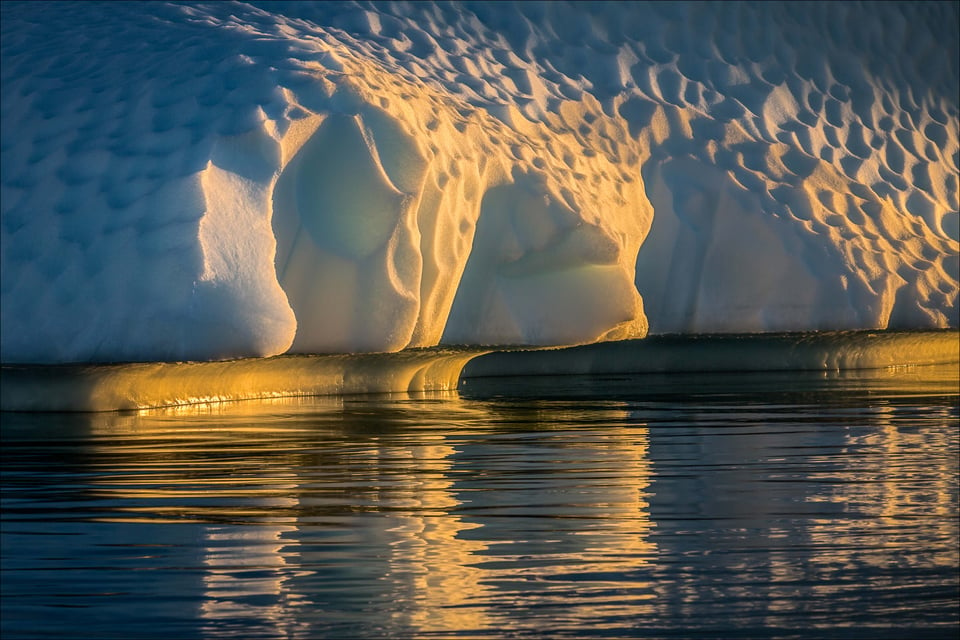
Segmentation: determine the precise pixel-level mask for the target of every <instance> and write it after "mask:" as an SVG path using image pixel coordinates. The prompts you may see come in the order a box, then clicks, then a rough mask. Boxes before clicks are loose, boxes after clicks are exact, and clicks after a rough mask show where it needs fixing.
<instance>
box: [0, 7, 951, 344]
mask: <svg viewBox="0 0 960 640" xmlns="http://www.w3.org/2000/svg"><path fill="white" fill-rule="evenodd" d="M0 7H2V9H0V11H2V27H0V28H2V55H3V65H2V70H0V74H2V99H0V108H2V124H0V126H2V143H0V154H2V157H0V184H2V187H0V188H2V191H0V196H2V220H0V242H2V245H0V249H2V254H0V256H2V257H0V261H2V262H0V265H2V272H0V295H2V304H0V322H2V323H0V351H2V359H3V361H5V362H38V363H42V362H71V361H116V360H184V359H195V360H208V359H222V358H232V357H241V356H267V355H273V354H279V353H285V352H290V353H324V352H367V351H396V350H400V349H404V348H407V347H424V346H431V345H436V344H441V343H446V344H488V345H489V344H518V345H519V344H524V345H572V344H582V343H590V342H596V341H603V340H616V339H627V338H636V337H642V336H644V335H646V333H647V331H648V328H649V330H650V331H651V332H654V333H665V332H689V333H695V332H706V331H724V332H744V331H784V330H808V329H854V328H883V327H898V328H931V327H945V326H957V324H958V319H957V310H958V302H957V299H958V278H960V274H958V271H960V267H958V237H960V232H958V227H960V217H958V213H957V211H958V208H960V207H958V180H957V172H958V171H957V165H958V162H960V152H958V148H960V144H958V120H960V118H958V98H957V95H958V68H957V60H958V44H957V32H956V29H955V25H956V23H957V18H958V16H957V5H956V4H955V3H942V4H924V3H910V4H902V5H901V4H894V3H880V4H876V5H859V4H848V3H815V4H786V5H783V4H776V3H737V4H725V3H691V4H686V3H649V4H646V3H621V2H616V3H603V2H591V3H582V4H581V3H560V2H558V3H517V4H512V3H469V2H466V3H452V4H447V3H444V4H435V3H426V2H425V3H382V4H381V3H364V2H357V3H354V2H347V3H341V2H323V3H302V2H294V3H283V2H269V3H259V4H257V3H233V2H223V3H205V4H199V3H198V4H192V3H175V4H174V3H169V4H167V3H150V4H145V5H144V4H132V3H110V4H98V3H42V2H24V3H20V2H4V3H2V5H0ZM641 295H642V296H643V299H641ZM648 318H649V325H648Z"/></svg>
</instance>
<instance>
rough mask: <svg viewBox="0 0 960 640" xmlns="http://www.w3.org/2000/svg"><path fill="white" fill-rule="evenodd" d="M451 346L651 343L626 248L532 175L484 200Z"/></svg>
mask: <svg viewBox="0 0 960 640" xmlns="http://www.w3.org/2000/svg"><path fill="white" fill-rule="evenodd" d="M473 246H474V249H473V251H472V252H471V253H470V257H469V259H468V260H467V264H466V266H465V268H464V272H463V277H462V279H461V280H460V286H459V288H458V290H457V294H456V297H455V298H454V301H453V307H452V308H451V311H450V316H449V319H448V321H447V327H446V330H445V331H444V334H443V342H444V343H447V344H456V343H476V344H526V345H550V344H578V343H585V342H593V341H595V340H600V339H610V338H615V337H628V336H634V335H643V334H644V333H645V331H646V323H645V317H644V314H643V305H642V302H641V299H640V296H639V295H638V294H637V292H636V290H635V289H634V286H633V283H632V274H631V273H629V272H628V271H627V270H626V269H624V268H623V266H622V264H621V252H622V251H623V247H622V246H621V244H620V243H618V242H617V241H616V240H615V239H614V238H612V237H611V235H610V234H609V232H607V231H605V230H604V229H603V228H601V227H600V226H598V225H595V224H591V223H589V222H587V221H585V220H584V219H583V218H582V217H580V216H579V215H578V214H576V213H575V212H573V211H571V210H570V209H569V208H568V207H567V206H566V205H565V204H564V203H563V202H562V201H560V200H558V199H556V198H555V197H552V196H551V195H550V194H549V192H548V191H547V190H546V189H545V188H544V185H543V184H542V183H541V182H540V180H539V179H538V178H536V177H534V176H531V175H529V174H521V175H519V176H517V180H516V182H514V183H512V184H506V185H502V186H498V187H494V188H492V189H490V190H489V191H488V192H487V193H486V194H485V195H484V197H483V201H482V204H481V209H480V218H479V221H478V223H477V229H476V234H475V236H474V243H473Z"/></svg>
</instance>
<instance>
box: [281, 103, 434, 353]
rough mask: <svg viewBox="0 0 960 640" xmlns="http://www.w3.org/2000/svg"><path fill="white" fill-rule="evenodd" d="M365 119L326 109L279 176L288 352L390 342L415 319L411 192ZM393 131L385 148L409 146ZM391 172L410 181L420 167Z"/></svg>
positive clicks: (396, 344)
mask: <svg viewBox="0 0 960 640" xmlns="http://www.w3.org/2000/svg"><path fill="white" fill-rule="evenodd" d="M369 120H376V116H372V117H368V118H366V119H365V118H364V117H363V116H361V115H343V114H333V115H330V116H328V117H326V118H325V119H324V120H323V121H322V123H321V124H320V126H319V127H318V128H317V130H316V132H315V133H314V134H313V135H312V136H311V137H310V138H309V140H307V142H306V143H305V144H304V145H303V146H302V147H301V148H300V150H299V151H298V152H297V154H296V155H295V156H294V157H293V158H292V159H291V160H290V162H289V163H288V164H287V165H286V167H285V169H284V170H283V172H282V173H281V174H280V176H279V178H278V179H277V183H276V186H275V188H274V192H273V229H274V233H275V235H276V238H277V253H276V259H275V265H276V270H277V278H278V281H279V282H280V286H281V287H282V288H283V290H284V292H285V293H286V295H287V300H288V302H289V304H290V307H291V308H292V309H293V312H294V314H295V316H296V318H297V332H296V337H295V338H294V341H293V345H292V346H291V348H290V350H289V351H290V352H291V353H325V352H335V351H341V350H342V349H343V345H346V344H349V345H352V346H353V348H354V349H355V350H358V351H392V350H397V349H401V348H403V347H404V346H406V345H407V344H408V343H409V341H410V336H411V334H412V332H413V328H414V325H415V324H416V320H417V315H418V312H419V301H418V299H419V294H418V292H419V286H420V270H421V264H420V254H419V248H418V245H417V241H418V234H417V232H416V225H415V224H414V218H415V214H416V206H415V205H416V198H415V194H410V193H404V192H403V191H401V190H400V189H398V187H397V185H396V184H395V183H394V181H393V180H391V178H390V176H388V174H387V170H386V168H385V167H384V158H383V157H382V155H381V153H380V150H379V149H378V146H377V142H376V139H377V138H380V137H381V136H379V135H377V133H375V132H374V131H372V130H371V127H370V126H369V124H368V121H369ZM383 122H384V119H383V118H381V119H380V124H381V126H383V125H382V123H383ZM393 133H394V135H393V136H392V140H391V141H392V142H393V143H394V147H395V148H394V149H392V150H390V151H392V152H393V153H394V154H396V153H398V152H400V151H405V152H406V155H408V156H409V155H411V150H413V149H414V145H413V143H412V141H409V140H404V139H403V138H402V137H401V136H399V135H397V134H396V132H395V131H394V132H393ZM384 137H385V136H384ZM396 147H401V149H397V148H396ZM413 155H416V154H415V153H414V154H413ZM388 161H389V160H388ZM415 164H416V163H403V165H402V166H403V167H404V168H405V169H407V170H409V169H410V167H411V165H415ZM398 181H399V182H401V184H403V183H404V182H406V184H405V185H404V186H410V185H414V186H418V185H417V183H418V181H419V176H417V175H405V176H402V177H401V179H400V180H398Z"/></svg>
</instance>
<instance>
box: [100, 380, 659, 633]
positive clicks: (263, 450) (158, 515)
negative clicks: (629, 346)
mask: <svg viewBox="0 0 960 640" xmlns="http://www.w3.org/2000/svg"><path fill="white" fill-rule="evenodd" d="M398 399H399V400H398ZM383 400H384V404H383V405H382V406H381V405H377V404H376V403H373V404H365V403H360V404H359V405H358V407H359V408H351V406H350V405H351V400H350V399H344V398H316V399H292V400H268V401H257V402H243V403H231V404H219V403H213V404H208V405H194V406H191V407H172V408H165V409H156V410H148V411H140V412H137V413H128V414H100V415H97V416H92V417H91V436H92V437H93V440H94V441H98V442H99V441H102V442H103V443H104V445H103V446H104V449H103V450H102V453H104V454H108V455H109V456H110V458H111V459H112V460H114V461H115V465H114V468H112V469H104V471H105V472H106V473H105V475H104V476H103V478H102V480H101V483H100V484H101V486H100V487H99V488H98V489H97V492H98V494H99V495H100V496H101V497H104V498H110V499H112V500H115V501H117V502H119V503H121V505H122V506H120V507H119V508H118V511H122V512H124V513H125V514H126V515H119V514H117V515H114V516H111V517H110V518H109V520H112V521H128V522H138V521H143V522H148V521H149V522H158V521H159V522H189V521H192V522H204V521H209V520H211V519H212V520H224V521H225V523H224V524H223V525H215V524H214V525H211V526H208V527H206V529H205V531H206V534H205V535H206V538H205V540H204V541H203V542H202V544H203V546H204V547H205V552H204V556H203V566H204V571H205V575H204V578H203V583H204V587H205V590H206V595H207V598H206V599H205V600H204V602H203V603H202V606H201V614H202V616H203V617H204V618H206V619H209V620H211V621H230V620H234V619H238V618H244V617H255V618H257V619H259V620H260V621H261V622H262V624H263V625H266V626H267V627H268V628H269V629H270V632H271V633H277V634H280V635H284V636H288V637H296V636H297V635H298V634H301V635H302V634H306V632H307V629H306V628H304V627H302V625H301V623H298V616H297V611H298V609H299V608H300V607H302V606H305V605H306V604H308V603H309V594H305V593H300V592H298V590H299V589H301V588H302V587H301V586H300V585H302V584H306V583H305V582H304V581H303V580H300V578H303V577H304V576H311V575H313V576H314V577H315V576H316V575H317V574H318V573H319V572H322V568H320V565H322V564H323V563H324V559H323V558H317V557H311V555H312V554H313V553H314V552H313V551H311V550H310V548H309V545H308V544H306V543H305V542H304V540H303V538H304V536H305V535H306V536H307V537H310V536H311V533H310V532H311V531H316V530H322V529H323V528H324V527H328V526H331V525H332V526H338V527H346V528H347V529H350V528H353V529H354V530H359V529H365V530H369V529H370V528H371V526H370V524H369V522H362V521H361V519H362V518H363V517H364V516H365V515H370V514H374V515H375V517H377V518H379V523H378V524H377V525H376V530H377V531H378V533H377V534H375V535H378V536H382V537H381V538H380V539H378V540H375V541H374V542H375V544H376V546H377V548H378V549H380V550H381V552H382V553H384V554H385V557H383V558H382V559H380V560H378V562H379V563H380V565H381V569H380V571H381V575H379V576H378V577H377V578H376V580H377V581H378V582H380V583H382V585H384V586H383V587H381V588H382V589H384V590H385V591H386V592H387V593H388V594H389V597H390V598H391V599H392V600H393V605H392V606H391V607H390V611H391V614H390V615H391V619H390V621H389V623H387V622H385V624H387V625H388V626H389V627H391V628H394V629H416V630H418V631H420V632H423V633H452V632H455V631H462V630H469V629H474V630H483V629H489V628H491V627H493V626H496V627H498V628H509V627H510V626H511V624H512V622H511V617H510V616H503V615H502V614H501V615H499V616H493V617H492V616H491V609H490V606H489V605H490V603H491V602H493V601H495V600H496V599H497V598H498V587H497V585H502V584H505V583H513V582H517V581H521V582H522V581H531V582H534V581H538V580H542V574H543V567H544V566H548V567H549V566H551V565H557V566H558V567H560V566H562V568H563V571H564V572H566V573H574V574H583V575H590V574H596V575H606V574H609V573H610V572H613V571H618V570H619V571H627V570H635V569H636V568H637V567H638V566H643V565H644V564H646V563H648V562H649V561H650V559H651V558H654V557H655V556H656V547H655V545H654V544H652V543H651V542H650V541H649V540H648V539H647V536H648V534H649V532H650V530H651V529H652V527H653V525H652V522H651V520H650V514H649V505H648V503H647V501H646V490H647V487H648V486H649V483H650V464H649V461H648V458H647V449H648V434H647V433H646V430H645V429H643V428H642V426H635V427H634V429H633V430H632V431H631V437H630V438H629V441H626V440H624V438H622V437H618V436H617V435H616V434H613V433H610V432H598V433H596V434H594V435H593V436H592V437H590V438H588V439H581V438H567V439H562V441H560V442H559V443H558V446H557V448H556V452H555V455H557V456H559V457H560V458H562V460H561V462H562V464H565V465H567V466H572V467H573V468H574V469H575V470H577V472H579V473H582V474H583V475H584V480H583V481H582V482H581V483H580V484H579V485H578V486H577V488H576V490H575V493H576V495H569V496H565V497H564V500H569V501H576V504H575V505H573V506H574V509H575V510H576V513H577V515H576V519H575V520H574V521H573V524H572V525H571V524H569V523H564V522H562V521H557V524H558V531H557V532H556V533H554V534H551V535H548V536H546V538H545V539H544V540H543V544H544V545H545V546H543V547H540V548H537V549H536V550H535V553H536V555H537V558H538V562H537V563H536V564H529V563H527V564H526V565H524V564H523V560H524V559H525V558H526V559H529V558H528V556H529V554H530V553H531V550H530V547H529V545H530V543H531V541H530V540H517V541H511V540H503V539H497V540H496V541H495V543H496V547H497V550H493V549H492V548H491V544H492V541H491V540H489V539H484V538H483V536H482V534H481V535H480V536H477V535H472V536H471V535H470V534H471V532H475V530H477V529H482V528H483V527H484V525H483V524H481V523H480V522H478V520H482V518H470V517H468V514H470V512H471V508H472V507H474V506H475V505H474V504H473V503H474V500H475V499H477V498H478V497H480V496H481V494H482V495H483V497H482V499H481V500H480V502H482V503H484V506H485V507H486V508H495V507H497V502H496V499H491V497H490V496H492V495H493V494H492V493H490V492H486V491H479V492H477V491H467V490H465V489H464V486H463V485H464V482H463V478H464V476H465V475H466V476H470V477H477V476H480V475H482V474H484V473H486V472H488V471H489V469H483V468H477V467H474V466H470V465H469V464H468V465H466V466H465V465H464V463H463V462H462V461H460V460H458V455H459V454H460V453H461V450H462V438H459V437H453V436H456V435H457V431H456V428H457V427H461V428H463V429H465V431H466V433H469V432H470V431H471V430H472V431H476V430H477V428H482V429H486V428H488V425H491V424H497V423H498V421H500V422H502V421H503V417H502V416H500V415H498V414H497V413H496V412H495V411H491V410H490V409H489V408H488V407H487V406H486V405H484V404H483V403H477V402H469V401H465V400H463V399H462V398H460V397H459V396H458V395H456V394H443V395H442V397H440V396H437V395H434V396H427V395H423V394H421V400H422V401H421V402H417V400H416V399H415V398H414V399H412V401H411V396H409V395H406V394H403V395H395V396H384V397H383ZM434 411H438V412H439V414H440V415H441V417H439V418H437V419H438V420H439V421H441V422H442V423H443V426H444V430H443V432H442V433H441V432H439V431H433V430H432V429H430V428H428V429H427V430H426V431H424V432H423V433H417V434H416V435H415V437H403V438H399V439H398V438H397V437H395V436H396V435H397V433H395V432H393V431H391V429H392V428H393V427H398V429H399V430H400V431H403V430H407V431H409V429H411V428H415V429H416V428H418V426H417V424H416V423H417V422H418V421H420V422H425V423H426V424H427V426H428V427H430V426H431V421H432V420H433V419H434V418H433V417H431V412H434ZM576 416H577V414H576V412H575V411H572V410H571V411H565V410H563V409H561V408H558V409H556V410H552V411H548V412H539V411H537V410H534V411H532V412H531V415H530V416H529V417H528V418H526V419H527V420H528V423H527V425H526V426H527V427H530V426H531V424H532V425H536V424H540V426H541V427H546V426H547V424H546V422H542V421H547V422H549V428H552V429H562V428H563V427H564V422H565V421H566V420H570V421H574V420H575V419H576ZM627 417H628V412H627V411H626V410H625V409H622V408H616V407H611V408H608V409H607V410H606V411H605V412H604V414H603V418H604V422H605V423H618V422H623V421H624V420H626V419H627ZM451 427H452V428H451ZM345 443H346V444H345ZM325 444H330V448H329V449H327V448H325ZM311 448H313V449H315V451H313V452H312V453H305V451H307V450H309V449H311ZM251 460H255V461H256V462H255V464H254V465H251V464H250V461H251ZM579 460H583V461H593V464H596V461H597V460H602V461H603V463H602V468H601V467H600V466H597V468H596V469H592V470H591V469H589V468H581V469H577V467H578V466H579V463H578V462H577V461H579ZM318 465H323V467H324V469H320V470H318ZM338 468H342V470H341V471H338V470H337V469H338ZM325 483H331V484H333V485H336V484H337V483H340V484H342V485H343V486H344V488H343V492H342V493H337V492H334V493H331V492H330V491H328V490H324V488H323V485H324V484H325ZM363 485H369V486H366V487H364V486H363ZM559 490H560V488H559V487H557V488H555V489H553V491H559ZM546 491H548V492H549V491H551V489H550V488H549V487H547V489H546ZM198 502H200V503H204V502H205V503H207V504H206V506H203V505H202V504H196V503H198ZM238 520H239V521H241V522H247V524H246V525H241V526H238V525H237V521H238ZM561 538H562V539H561ZM367 542H370V541H367ZM534 542H536V541H534ZM512 546H518V547H519V550H518V551H515V552H510V548H511V547H512ZM551 546H555V547H556V548H555V550H554V549H551ZM359 553H360V554H364V553H369V551H359ZM491 558H493V559H494V560H495V561H494V562H491ZM357 561H358V562H369V558H366V559H364V558H360V557H358V558H357ZM602 582H603V579H602V578H595V579H593V580H592V585H593V586H594V587H597V586H598V585H602ZM540 586H541V589H540V591H539V592H538V594H537V596H536V597H537V598H539V599H540V600H541V601H543V602H544V603H548V602H549V601H551V600H556V601H557V603H558V604H562V602H563V599H564V598H566V597H567V595H566V594H562V593H557V594H556V595H555V596H554V591H555V590H554V589H553V588H552V586H551V585H549V584H545V583H543V582H540ZM639 604H640V603H639V602H638V605H639ZM583 605H584V606H582V607H581V608H580V610H579V612H578V616H580V617H587V618H589V617H591V616H603V615H606V614H607V613H608V612H606V611H605V607H606V605H603V604H598V605H597V606H596V608H595V609H591V608H590V606H589V603H588V602H584V603H583ZM620 613H622V611H620Z"/></svg>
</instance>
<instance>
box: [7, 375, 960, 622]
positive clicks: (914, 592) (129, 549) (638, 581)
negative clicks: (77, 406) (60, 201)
mask: <svg viewBox="0 0 960 640" xmlns="http://www.w3.org/2000/svg"><path fill="white" fill-rule="evenodd" d="M957 378H958V372H957V367H956V366H952V367H946V368H943V367H918V368H912V369H910V368H908V369H900V370H896V371H890V370H885V371H874V372H865V373H859V374H846V375H842V374H833V375H825V374H797V373H794V374H772V373H765V374H715V375H679V374H675V375H670V376H657V375H646V376H616V377H592V378H586V377H577V376H568V377H558V378H499V379H473V380H469V381H468V383H467V384H466V386H465V387H464V388H463V389H462V390H461V391H460V392H459V393H458V394H446V395H433V396H411V395H391V396H366V397H347V398H339V399H314V400H301V401H284V402H273V403H266V402H249V403H235V404H224V405H210V406H201V407H193V408H190V409H181V410H177V411H172V410H170V411H160V410H157V411H150V412H142V413H136V414H117V413H108V414H73V415H70V414H45V415H43V414H16V413H5V414H2V445H3V446H2V567H0V569H2V628H0V632H2V637H3V638H4V640H14V639H19V638H76V639H81V638H90V639H93V638H97V639H101V638H123V639H128V638H164V639H173V638H224V637H229V638H456V637H468V638H528V637H529V638H583V637H638V638H687V637H689V638H817V637H821V638H923V637H927V638H940V637H942V638H956V637H957V634H958V628H960V627H958V598H960V592H958V589H960V587H958V582H960V581H958V565H960V549H958V455H960V434H958V419H960V410H958V395H960V392H958V380H957Z"/></svg>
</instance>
